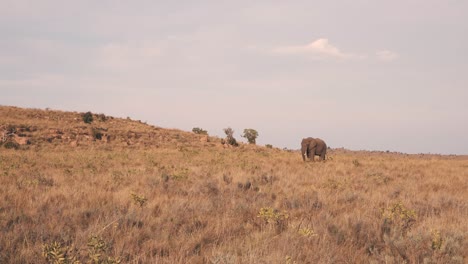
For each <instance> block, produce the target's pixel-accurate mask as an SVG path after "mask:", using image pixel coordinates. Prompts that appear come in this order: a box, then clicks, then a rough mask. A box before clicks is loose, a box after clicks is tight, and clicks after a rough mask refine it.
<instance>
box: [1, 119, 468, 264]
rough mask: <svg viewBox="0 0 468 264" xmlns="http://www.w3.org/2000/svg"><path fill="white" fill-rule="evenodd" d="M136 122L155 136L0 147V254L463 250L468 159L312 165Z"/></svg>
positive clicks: (144, 257)
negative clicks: (131, 141)
mask: <svg viewBox="0 0 468 264" xmlns="http://www.w3.org/2000/svg"><path fill="white" fill-rule="evenodd" d="M64 115H65V116H67V115H66V114H64ZM77 115H78V114H77ZM28 120H29V119H28ZM12 122H13V123H14V122H20V123H25V122H26V120H19V121H18V120H17V121H15V120H10V121H9V123H12ZM29 122H31V125H35V126H38V127H40V126H41V124H42V123H40V122H39V121H34V120H33V121H29ZM73 122H74V121H73ZM77 122H78V121H77ZM81 122H82V121H81ZM114 122H117V123H116V127H117V124H120V125H121V126H120V128H119V129H121V131H124V130H126V129H127V127H126V125H125V123H123V122H128V124H129V125H132V126H135V127H140V125H141V126H143V125H142V124H140V123H137V124H133V123H132V122H130V121H126V120H114ZM119 122H122V123H119ZM33 123H34V124H33ZM67 125H70V123H66V125H64V126H67ZM80 125H81V124H80ZM101 125H105V123H103V124H101ZM70 126H71V127H70V129H72V128H73V127H74V125H70ZM109 126H110V125H109ZM110 127H111V126H110ZM115 129H117V128H115ZM115 129H114V130H113V129H112V127H111V128H110V129H109V133H112V132H113V131H114V133H117V132H115V131H117V130H115ZM141 129H142V130H141V131H140V130H138V131H140V132H139V133H141V134H142V136H141V138H142V139H144V140H150V139H149V136H148V133H160V134H155V135H154V136H153V139H151V140H153V141H152V142H151V144H143V143H144V142H140V141H136V142H137V143H138V142H140V143H141V144H139V145H124V144H121V141H120V140H119V139H118V138H117V139H116V140H114V141H111V142H110V143H100V142H94V141H90V142H89V144H83V145H81V146H80V145H79V146H77V147H70V146H68V145H66V144H65V145H63V144H58V143H57V144H54V143H53V142H52V143H48V144H46V143H43V144H40V145H39V146H35V145H32V146H30V147H28V148H20V149H18V150H14V149H6V148H1V150H0V228H1V229H0V263H48V262H49V263H53V262H54V261H57V262H56V263H73V262H74V261H75V262H77V261H79V262H80V263H88V262H93V263H118V262H120V263H465V262H466V260H467V257H468V251H467V248H468V243H467V239H466V238H467V234H468V220H467V219H468V192H467V191H466V190H467V189H468V158H467V157H456V156H436V155H404V154H395V153H372V152H350V151H339V150H334V151H333V150H332V151H330V154H329V156H330V157H331V158H330V159H328V160H327V161H326V162H316V163H303V162H302V159H301V156H300V153H296V152H288V151H282V150H278V149H275V148H264V147H260V146H250V145H241V146H240V147H238V148H223V147H222V145H221V143H219V142H218V141H217V139H214V138H212V139H211V142H210V143H205V142H200V141H199V140H197V139H198V138H197V136H198V135H194V134H189V133H184V132H181V131H175V130H170V131H169V130H163V129H159V130H157V131H156V130H154V128H151V129H149V128H148V130H147V131H146V130H144V129H143V128H141ZM134 130H135V128H134ZM41 131H42V130H41ZM119 131H120V130H119ZM148 131H149V132H148ZM122 133H123V132H122ZM122 135H123V134H122ZM125 135H126V134H125ZM146 136H148V138H147V137H146ZM165 139H168V140H165ZM122 142H123V141H122ZM356 164H358V165H356Z"/></svg>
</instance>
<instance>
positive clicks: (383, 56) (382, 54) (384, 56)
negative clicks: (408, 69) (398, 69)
mask: <svg viewBox="0 0 468 264" xmlns="http://www.w3.org/2000/svg"><path fill="white" fill-rule="evenodd" d="M375 55H376V56H377V58H378V59H379V60H382V61H394V60H396V59H398V58H399V57H400V55H398V53H396V52H394V51H390V50H380V51H377V52H376V53H375Z"/></svg>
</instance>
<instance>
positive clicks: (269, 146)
mask: <svg viewBox="0 0 468 264" xmlns="http://www.w3.org/2000/svg"><path fill="white" fill-rule="evenodd" d="M265 147H266V148H270V149H271V148H273V145H271V144H266V145H265Z"/></svg>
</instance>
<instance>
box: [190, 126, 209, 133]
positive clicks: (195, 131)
mask: <svg viewBox="0 0 468 264" xmlns="http://www.w3.org/2000/svg"><path fill="white" fill-rule="evenodd" d="M192 132H193V133H195V134H200V135H208V131H206V130H204V129H202V128H199V127H194V128H193V129H192Z"/></svg>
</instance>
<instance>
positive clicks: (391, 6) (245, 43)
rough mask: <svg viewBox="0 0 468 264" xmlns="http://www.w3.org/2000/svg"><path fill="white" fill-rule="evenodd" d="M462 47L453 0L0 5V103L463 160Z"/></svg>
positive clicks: (465, 55) (458, 0) (467, 147)
mask: <svg viewBox="0 0 468 264" xmlns="http://www.w3.org/2000/svg"><path fill="white" fill-rule="evenodd" d="M467 47H468V1H465V0H392V1H378V0H349V1H348V0H342V1H307V0H301V1H239V0H237V1H222V0H217V1H157V0H153V1H149V0H148V1H84V0H80V1H48V0H41V1H23V0H12V1H10V0H0V104H1V105H13V106H20V107H29V108H46V107H48V108H51V109H58V110H73V111H80V112H84V111H92V112H97V113H104V114H107V115H113V116H118V117H127V116H129V117H131V118H132V119H138V120H142V121H146V122H148V123H149V124H153V125H156V126H161V127H165V128H178V129H182V130H187V131H191V129H192V128H193V127H201V128H203V129H206V130H208V132H209V133H210V134H211V135H216V136H224V133H223V131H222V129H223V128H225V127H228V126H230V127H232V128H233V129H234V130H235V131H236V133H235V134H234V136H235V137H237V138H238V139H239V140H242V138H241V137H240V135H241V133H242V131H243V129H244V128H254V129H256V130H257V131H258V132H259V134H260V135H259V138H258V143H259V144H272V145H274V146H276V147H280V148H283V147H287V148H293V149H297V148H299V146H300V141H301V139H302V138H303V137H309V136H310V137H320V138H322V139H324V140H325V141H326V142H327V143H328V145H329V146H331V147H333V148H335V147H345V148H348V149H353V150H361V149H365V150H384V151H385V150H390V151H401V152H407V153H441V154H468V50H467ZM244 141H245V140H244Z"/></svg>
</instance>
